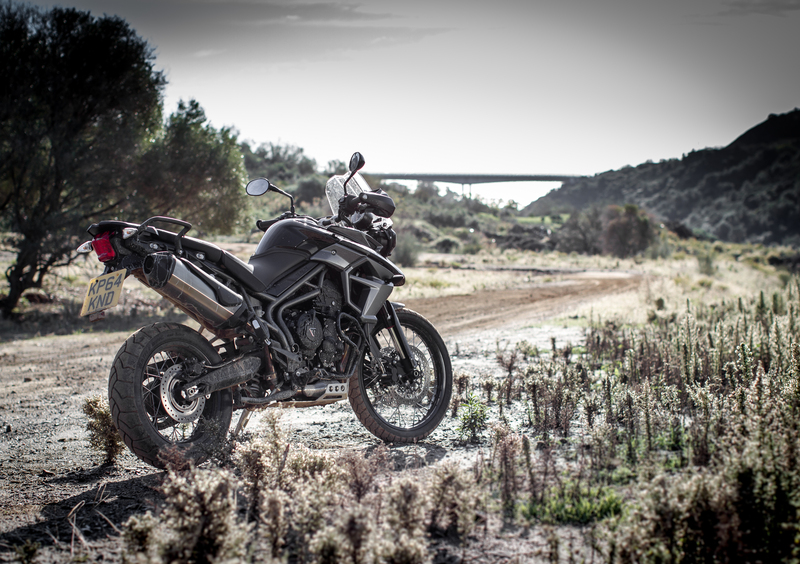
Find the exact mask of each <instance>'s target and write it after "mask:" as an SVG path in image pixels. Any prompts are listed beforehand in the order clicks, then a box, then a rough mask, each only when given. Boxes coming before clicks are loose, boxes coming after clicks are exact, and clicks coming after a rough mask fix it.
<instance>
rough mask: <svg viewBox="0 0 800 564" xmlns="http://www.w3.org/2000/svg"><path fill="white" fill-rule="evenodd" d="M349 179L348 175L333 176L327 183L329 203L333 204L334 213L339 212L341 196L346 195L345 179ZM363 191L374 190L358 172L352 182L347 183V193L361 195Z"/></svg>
mask: <svg viewBox="0 0 800 564" xmlns="http://www.w3.org/2000/svg"><path fill="white" fill-rule="evenodd" d="M345 180H347V175H341V176H331V178H330V179H329V180H328V183H327V184H326V185H325V195H326V196H327V197H328V203H329V204H330V206H331V212H333V215H338V214H339V198H341V197H342V196H344V181H345ZM362 192H372V188H370V187H369V184H367V181H366V180H364V177H363V176H361V175H360V174H358V173H356V174H355V175H354V176H353V178H352V179H350V182H348V183H347V193H348V194H354V195H356V196H357V195H359V194H361V193H362Z"/></svg>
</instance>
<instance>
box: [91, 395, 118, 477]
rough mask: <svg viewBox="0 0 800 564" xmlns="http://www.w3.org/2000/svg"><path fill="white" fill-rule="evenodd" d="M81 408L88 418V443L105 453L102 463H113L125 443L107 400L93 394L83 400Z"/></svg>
mask: <svg viewBox="0 0 800 564" xmlns="http://www.w3.org/2000/svg"><path fill="white" fill-rule="evenodd" d="M82 409H83V413H84V414H85V415H86V416H87V417H88V418H89V420H88V421H87V423H86V430H87V431H88V432H89V445H90V446H91V447H92V449H93V450H95V451H97V452H100V453H103V454H104V455H105V458H104V460H103V462H104V464H114V462H115V461H116V460H117V457H118V456H119V455H120V454H122V451H123V450H124V449H125V443H124V442H123V441H122V437H120V435H119V433H118V432H117V428H116V427H115V426H114V422H113V420H112V418H111V411H110V410H109V408H108V402H106V401H105V400H103V398H101V397H100V396H94V397H91V398H87V399H86V401H84V402H83V408H82Z"/></svg>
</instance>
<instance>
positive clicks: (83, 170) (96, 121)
mask: <svg viewBox="0 0 800 564" xmlns="http://www.w3.org/2000/svg"><path fill="white" fill-rule="evenodd" d="M153 61H154V55H153V50H152V49H151V48H150V47H149V46H148V45H147V43H146V42H145V41H144V40H143V39H142V38H140V37H139V36H137V35H136V33H135V32H134V31H133V30H132V29H131V28H130V27H129V26H128V24H127V23H126V22H125V21H124V20H122V19H120V18H118V17H109V16H104V17H102V18H95V17H93V16H91V15H90V14H89V13H86V12H80V11H78V10H75V9H71V8H68V9H65V8H53V9H52V10H50V11H47V12H46V11H44V10H42V9H40V8H33V7H28V6H21V5H18V4H13V3H10V2H6V3H4V4H2V6H0V213H1V214H2V217H3V223H4V224H5V225H4V227H5V228H7V229H9V230H10V231H12V232H13V236H12V237H11V238H10V240H8V241H6V245H7V246H8V247H10V248H11V249H12V250H13V251H14V252H15V253H16V260H15V262H14V263H13V264H12V265H11V266H10V267H9V268H8V270H7V271H6V277H7V279H8V283H9V291H8V295H6V296H5V297H3V298H2V299H0V311H2V313H3V315H4V316H5V317H8V316H10V315H11V313H12V311H13V309H14V307H15V306H16V304H17V302H18V301H19V298H20V297H21V296H22V293H23V292H24V291H25V290H27V289H28V288H32V287H39V286H41V284H42V280H43V278H44V276H45V275H46V274H47V273H48V272H49V271H50V269H52V268H53V267H54V266H58V265H63V264H68V263H69V262H71V261H72V260H73V259H74V254H73V250H74V249H75V247H76V246H77V244H78V243H79V242H80V233H82V232H83V231H84V230H85V228H86V226H87V225H88V223H90V222H91V220H93V219H95V218H98V217H101V216H103V215H104V214H108V213H109V212H110V211H112V210H114V209H116V208H117V207H118V206H120V205H124V204H125V203H126V201H127V200H126V198H127V196H128V195H129V194H128V190H127V188H126V185H125V184H126V182H127V181H128V179H129V178H130V175H131V173H132V172H134V171H135V169H136V155H137V154H138V153H139V152H140V151H141V150H142V147H143V145H144V143H145V141H146V139H147V138H149V137H152V136H154V135H155V134H156V132H157V131H158V129H159V127H160V124H161V91H162V89H163V86H164V84H165V80H164V77H163V75H162V73H161V72H157V71H155V70H154V68H153Z"/></svg>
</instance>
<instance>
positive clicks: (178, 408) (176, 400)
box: [108, 323, 233, 468]
mask: <svg viewBox="0 0 800 564" xmlns="http://www.w3.org/2000/svg"><path fill="white" fill-rule="evenodd" d="M195 361H199V362H205V363H206V364H218V363H219V362H220V357H219V355H218V354H217V351H216V350H215V349H214V347H212V346H211V345H210V344H209V342H208V341H206V340H205V339H204V338H203V337H201V336H200V335H199V334H198V333H197V332H196V331H193V330H192V329H190V328H188V327H186V326H184V325H178V324H175V323H156V324H155V325H151V326H149V327H144V328H142V329H140V330H139V331H137V332H136V333H134V334H133V335H131V336H130V337H128V339H127V340H126V341H125V343H124V344H123V345H122V348H120V350H119V352H118V353H117V356H116V357H115V358H114V365H113V366H112V368H111V375H110V378H109V381H108V400H109V405H110V407H111V415H112V417H113V419H114V424H115V425H116V426H117V429H118V430H119V432H120V434H121V435H122V438H123V440H124V441H125V444H127V445H128V448H130V449H131V451H133V453H134V454H136V456H138V457H139V458H141V459H142V460H143V461H145V462H147V463H148V464H151V465H153V466H156V467H159V468H162V467H163V466H164V462H163V460H162V459H161V457H159V454H161V453H162V452H163V451H164V450H165V449H169V448H171V447H175V448H177V449H178V450H179V452H180V455H181V456H182V457H183V458H185V459H186V460H187V461H192V462H194V463H195V464H200V463H202V462H203V461H205V460H206V459H207V458H208V456H209V454H210V452H212V450H213V444H214V443H215V442H216V441H219V440H220V439H221V438H224V437H225V433H226V432H227V430H228V426H229V425H230V422H231V411H232V409H233V403H232V399H231V392H230V390H221V391H219V392H214V393H212V394H210V395H207V396H198V397H196V398H194V399H193V400H191V401H187V400H186V399H185V398H184V395H185V394H181V393H180V389H181V386H182V384H183V383H185V382H186V376H185V370H186V366H187V363H194V362H195Z"/></svg>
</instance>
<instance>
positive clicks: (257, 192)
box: [246, 178, 269, 196]
mask: <svg viewBox="0 0 800 564" xmlns="http://www.w3.org/2000/svg"><path fill="white" fill-rule="evenodd" d="M246 190H247V195H248V196H263V195H264V194H266V193H267V192H269V180H267V179H266V178H256V179H255V180H251V181H250V182H248V183H247V188H246Z"/></svg>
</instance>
